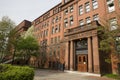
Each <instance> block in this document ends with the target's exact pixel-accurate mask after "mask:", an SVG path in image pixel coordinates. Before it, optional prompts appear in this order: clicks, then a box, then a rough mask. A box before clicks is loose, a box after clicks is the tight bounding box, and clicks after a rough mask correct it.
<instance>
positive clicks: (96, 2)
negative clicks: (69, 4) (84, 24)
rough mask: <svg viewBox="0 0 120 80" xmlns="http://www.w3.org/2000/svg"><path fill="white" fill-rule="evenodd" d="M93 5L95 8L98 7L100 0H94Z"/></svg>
mask: <svg viewBox="0 0 120 80" xmlns="http://www.w3.org/2000/svg"><path fill="white" fill-rule="evenodd" d="M92 5H93V9H96V8H98V1H97V0H92Z"/></svg>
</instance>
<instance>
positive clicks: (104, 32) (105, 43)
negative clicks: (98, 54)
mask: <svg viewBox="0 0 120 80" xmlns="http://www.w3.org/2000/svg"><path fill="white" fill-rule="evenodd" d="M119 33H120V29H119V28H118V29H116V30H113V31H110V30H109V28H108V27H103V26H101V27H98V37H99V41H100V48H99V50H100V51H102V52H104V53H111V52H113V50H114V52H113V53H117V51H116V49H115V43H116V38H117V36H118V34H119ZM118 42H119V41H118Z"/></svg>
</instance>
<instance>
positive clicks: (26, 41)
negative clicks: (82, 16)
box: [17, 36, 39, 51]
mask: <svg viewBox="0 0 120 80" xmlns="http://www.w3.org/2000/svg"><path fill="white" fill-rule="evenodd" d="M17 43H18V44H17V48H18V50H31V51H33V50H38V48H39V45H38V43H37V41H36V40H35V39H34V38H33V37H31V36H28V37H26V38H22V37H21V38H20V39H19V40H18V42H17Z"/></svg>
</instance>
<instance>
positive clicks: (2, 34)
mask: <svg viewBox="0 0 120 80" xmlns="http://www.w3.org/2000/svg"><path fill="white" fill-rule="evenodd" d="M13 27H15V23H14V22H13V21H12V20H11V19H9V18H8V17H7V16H5V17H3V18H2V20H1V21H0V62H1V61H2V59H3V58H4V57H5V55H6V54H5V53H6V51H7V45H8V40H9V33H10V31H11V30H12V29H13Z"/></svg>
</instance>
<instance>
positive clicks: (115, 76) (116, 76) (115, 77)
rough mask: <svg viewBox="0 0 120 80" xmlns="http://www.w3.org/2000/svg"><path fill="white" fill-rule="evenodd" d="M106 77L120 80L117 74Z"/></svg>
mask: <svg viewBox="0 0 120 80" xmlns="http://www.w3.org/2000/svg"><path fill="white" fill-rule="evenodd" d="M105 76H106V77H108V78H113V79H115V80H120V76H119V75H117V74H106V75H105Z"/></svg>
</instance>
